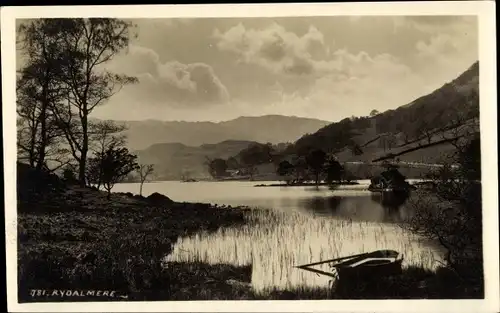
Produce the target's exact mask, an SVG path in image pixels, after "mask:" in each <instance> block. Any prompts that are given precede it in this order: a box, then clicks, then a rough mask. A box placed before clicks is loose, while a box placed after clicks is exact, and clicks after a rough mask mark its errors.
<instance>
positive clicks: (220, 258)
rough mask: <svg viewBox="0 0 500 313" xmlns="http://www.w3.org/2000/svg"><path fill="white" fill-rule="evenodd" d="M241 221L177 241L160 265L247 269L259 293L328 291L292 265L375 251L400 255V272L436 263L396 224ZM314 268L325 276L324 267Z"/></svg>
mask: <svg viewBox="0 0 500 313" xmlns="http://www.w3.org/2000/svg"><path fill="white" fill-rule="evenodd" d="M246 220H247V223H246V224H245V225H244V226H239V227H230V228H221V229H219V230H218V231H217V232H215V233H211V234H210V233H198V234H196V235H193V236H187V237H182V238H179V239H178V241H177V243H176V244H175V245H174V248H173V251H172V253H171V254H170V255H168V256H167V257H166V261H167V262H183V261H184V262H206V263H209V264H233V265H237V266H245V265H251V266H252V287H253V289H254V291H255V292H256V293H259V292H262V293H263V292H266V290H280V289H281V290H290V289H295V290H300V289H302V288H305V289H310V288H322V287H328V285H329V278H328V277H326V276H319V275H317V274H314V273H310V272H307V271H304V270H301V269H297V268H294V266H297V265H301V264H306V263H311V262H314V261H319V260H326V259H331V258H335V257H341V256H347V255H351V254H357V253H363V252H369V251H373V250H377V249H393V250H396V251H399V252H400V253H403V254H404V256H405V261H404V263H403V264H404V266H405V267H409V266H418V267H422V268H426V269H430V270H434V269H436V268H437V266H438V265H439V263H438V262H436V261H438V260H441V256H440V253H439V251H437V248H434V247H430V246H429V245H428V244H426V243H425V242H424V241H422V240H421V239H420V238H419V237H417V236H415V235H413V234H411V233H409V232H407V231H405V230H404V229H402V228H401V227H398V226H397V225H392V224H380V223H374V222H363V221H352V220H345V219H334V218H331V217H324V216H313V215H310V214H307V213H301V212H296V211H293V212H284V211H274V210H264V209H254V210H252V211H250V212H248V213H247V215H246ZM319 269H322V270H325V271H328V265H324V266H323V267H319Z"/></svg>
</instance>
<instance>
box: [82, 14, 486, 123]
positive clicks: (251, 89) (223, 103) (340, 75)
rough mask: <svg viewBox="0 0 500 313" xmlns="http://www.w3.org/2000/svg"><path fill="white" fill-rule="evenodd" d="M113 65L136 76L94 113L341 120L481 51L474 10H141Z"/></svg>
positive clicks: (437, 81) (445, 76) (397, 101)
mask: <svg viewBox="0 0 500 313" xmlns="http://www.w3.org/2000/svg"><path fill="white" fill-rule="evenodd" d="M131 21H132V22H133V23H134V24H135V25H136V26H135V27H134V29H133V31H134V32H135V33H136V34H137V37H136V38H131V40H130V45H129V47H128V49H127V50H126V51H123V52H122V53H120V55H118V56H116V57H115V58H114V59H113V60H112V61H110V62H109V63H108V64H107V65H106V69H107V70H109V71H112V72H116V73H122V74H127V75H132V76H136V77H137V78H138V79H139V83H137V84H135V85H130V86H125V87H123V88H122V89H121V91H120V92H119V93H117V94H116V95H115V96H113V98H111V99H110V100H109V102H108V103H106V104H104V105H103V106H101V107H99V108H97V109H96V110H95V111H94V112H93V113H92V115H93V116H94V117H97V118H106V119H115V120H147V119H156V120H168V121H172V120H185V121H206V120H208V121H222V120H229V119H233V118H236V117H239V116H258V115H266V114H280V115H294V116H301V117H310V118H318V119H322V120H328V121H338V120H340V119H342V118H345V117H349V116H352V115H354V116H366V115H368V114H369V113H370V111H371V110H373V109H376V110H378V111H385V110H388V109H394V108H396V107H399V106H402V105H405V104H407V103H409V102H411V101H413V100H414V99H416V98H418V97H420V96H422V95H424V94H427V93H429V92H432V91H433V90H435V89H437V88H439V87H440V86H442V85H443V84H445V83H446V82H449V81H451V80H452V79H454V78H456V77H457V76H458V75H460V73H462V72H463V71H465V70H466V69H467V68H468V67H469V66H470V65H472V63H474V62H475V61H476V60H478V29H477V18H476V17H474V16H470V17H467V16H378V17H377V16H371V17H370V16H364V17H363V16H330V17H287V18H260V19H258V18H198V19H135V20H131Z"/></svg>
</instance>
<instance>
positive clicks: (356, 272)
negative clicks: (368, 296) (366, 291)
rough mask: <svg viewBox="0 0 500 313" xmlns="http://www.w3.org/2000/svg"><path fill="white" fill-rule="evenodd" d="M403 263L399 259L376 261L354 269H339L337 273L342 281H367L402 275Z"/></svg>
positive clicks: (348, 267)
mask: <svg viewBox="0 0 500 313" xmlns="http://www.w3.org/2000/svg"><path fill="white" fill-rule="evenodd" d="M402 262H403V260H402V259H399V260H395V261H378V262H377V261H374V262H372V263H368V264H363V265H359V266H354V267H350V266H346V267H338V268H337V273H338V275H339V280H341V281H354V280H355V281H359V280H363V281H367V280H372V279H378V278H380V277H387V276H393V275H399V274H401V272H402V266H401V264H402Z"/></svg>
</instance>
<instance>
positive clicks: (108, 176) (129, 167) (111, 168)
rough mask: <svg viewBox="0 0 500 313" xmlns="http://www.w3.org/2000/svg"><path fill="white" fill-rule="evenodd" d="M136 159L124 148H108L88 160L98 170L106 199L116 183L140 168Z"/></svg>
mask: <svg viewBox="0 0 500 313" xmlns="http://www.w3.org/2000/svg"><path fill="white" fill-rule="evenodd" d="M136 159H137V156H136V155H133V154H131V153H129V151H128V149H127V148H124V147H120V148H116V147H109V148H108V149H107V150H106V151H105V152H104V153H98V154H97V155H96V156H95V157H94V158H90V159H89V161H90V162H89V164H91V166H93V167H99V168H100V169H99V171H98V172H99V173H100V174H101V177H99V179H100V180H101V182H102V185H103V186H104V189H106V191H107V192H108V196H107V198H108V199H109V198H110V197H111V189H113V186H114V185H115V184H116V183H119V182H121V181H123V179H125V177H127V175H128V174H130V173H131V172H133V171H137V170H138V169H139V168H140V167H139V165H138V164H137V162H136Z"/></svg>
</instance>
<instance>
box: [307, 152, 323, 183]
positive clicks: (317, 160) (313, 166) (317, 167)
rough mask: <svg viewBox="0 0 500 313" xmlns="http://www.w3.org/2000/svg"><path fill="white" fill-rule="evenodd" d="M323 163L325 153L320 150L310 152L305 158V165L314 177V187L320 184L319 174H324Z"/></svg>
mask: <svg viewBox="0 0 500 313" xmlns="http://www.w3.org/2000/svg"><path fill="white" fill-rule="evenodd" d="M325 161H326V153H325V152H324V151H323V150H320V149H316V150H312V151H311V152H309V154H308V155H307V156H306V163H307V166H308V168H309V170H310V171H311V172H312V174H313V176H314V182H315V184H316V186H318V185H319V183H320V182H321V174H322V173H323V172H324V165H325Z"/></svg>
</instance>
